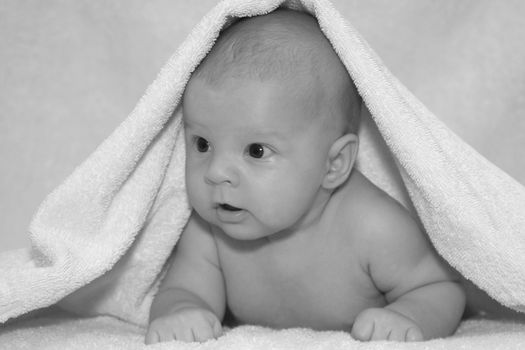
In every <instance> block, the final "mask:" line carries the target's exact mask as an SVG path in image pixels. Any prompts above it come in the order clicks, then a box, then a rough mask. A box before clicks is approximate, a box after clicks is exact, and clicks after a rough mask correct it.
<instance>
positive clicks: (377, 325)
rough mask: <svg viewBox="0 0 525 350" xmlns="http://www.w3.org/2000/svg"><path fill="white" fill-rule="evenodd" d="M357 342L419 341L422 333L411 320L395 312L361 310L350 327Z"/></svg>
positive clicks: (379, 309) (372, 309) (421, 338)
mask: <svg viewBox="0 0 525 350" xmlns="http://www.w3.org/2000/svg"><path fill="white" fill-rule="evenodd" d="M351 334H352V337H354V338H355V339H357V340H362V341H368V340H393V341H421V340H423V332H422V331H421V328H420V327H419V326H418V325H417V324H416V323H415V322H414V321H412V320H411V319H409V318H408V317H406V316H403V315H401V314H399V313H397V312H395V311H392V310H388V309H381V308H371V309H366V310H363V311H362V312H361V313H360V314H359V315H357V317H356V319H355V321H354V325H353V327H352V332H351Z"/></svg>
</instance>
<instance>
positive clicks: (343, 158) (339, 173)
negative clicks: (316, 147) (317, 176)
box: [322, 134, 359, 190]
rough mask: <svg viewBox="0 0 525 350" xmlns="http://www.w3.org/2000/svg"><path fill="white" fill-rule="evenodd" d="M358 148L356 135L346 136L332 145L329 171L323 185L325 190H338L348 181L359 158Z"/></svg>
mask: <svg viewBox="0 0 525 350" xmlns="http://www.w3.org/2000/svg"><path fill="white" fill-rule="evenodd" d="M358 147H359V138H358V137H357V135H355V134H345V135H343V136H341V137H340V138H338V139H337V140H336V141H335V142H334V143H333V144H332V147H330V150H329V151H328V171H327V172H326V175H325V177H324V179H323V184H322V186H323V187H324V188H325V189H328V190H333V189H336V188H337V187H338V186H340V185H341V184H342V183H343V182H345V181H346V179H347V178H348V176H349V175H350V172H351V171H352V167H353V166H354V162H355V159H356V158H357V149H358Z"/></svg>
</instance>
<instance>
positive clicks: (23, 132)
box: [0, 0, 525, 251]
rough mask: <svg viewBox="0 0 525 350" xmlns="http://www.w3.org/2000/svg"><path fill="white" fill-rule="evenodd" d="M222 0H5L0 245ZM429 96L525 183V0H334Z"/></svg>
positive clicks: (21, 230) (1, 6)
mask: <svg viewBox="0 0 525 350" xmlns="http://www.w3.org/2000/svg"><path fill="white" fill-rule="evenodd" d="M215 3H217V1H216V0H199V1H190V0H186V1H182V0H178V1H176V0H150V1H142V0H111V1H104V2H101V1H89V0H76V1H66V0H47V1H45V2H43V1H40V0H1V1H0V160H1V163H0V164H1V165H0V170H1V171H0V251H4V250H8V249H14V248H19V247H23V246H28V245H29V239H28V237H29V233H28V232H27V227H28V225H29V222H30V220H31V217H32V215H33V213H34V212H35V211H36V210H37V208H38V205H39V203H40V202H42V200H43V199H44V198H45V196H46V195H47V194H48V193H49V192H50V191H52V190H53V188H55V187H56V186H57V185H59V184H60V183H61V182H62V181H63V180H64V178H65V177H66V176H67V175H68V174H69V173H71V171H72V170H73V169H74V167H75V166H76V165H78V164H79V163H80V162H81V161H82V160H84V159H85V158H86V157H87V156H88V155H89V154H90V153H91V152H92V151H93V150H94V149H95V148H96V146H97V145H98V144H100V143H101V142H102V141H103V140H104V139H105V138H106V137H107V136H108V135H109V134H110V133H111V131H112V130H113V129H114V128H115V127H116V126H117V125H118V124H119V123H120V122H122V121H123V120H124V119H125V117H126V116H127V114H128V113H129V112H130V111H131V110H132V109H133V107H134V105H135V103H136V102H137V101H138V99H139V98H140V96H141V95H142V93H143V92H144V91H145V88H146V87H147V85H148V84H149V83H151V82H152V81H153V79H154V78H155V76H156V74H157V72H158V71H159V70H160V68H161V66H162V65H163V63H164V62H165V61H166V60H167V59H168V57H169V56H170V55H171V54H172V53H173V51H174V50H175V49H176V48H177V47H178V46H179V44H180V42H181V41H182V40H183V39H184V37H185V36H186V35H187V34H188V33H189V31H190V30H191V28H192V27H193V26H194V25H195V24H196V23H197V21H198V20H199V19H200V18H201V17H202V16H203V15H204V14H205V13H206V12H207V11H208V10H209V9H210V8H211V7H212V6H213V5H214V4H215ZM334 5H335V7H336V8H337V9H339V11H340V12H341V13H342V14H343V16H344V17H346V18H347V19H348V20H349V21H350V22H351V23H352V25H353V26H355V27H356V28H357V29H358V30H359V31H360V32H361V34H362V35H363V36H364V37H365V39H366V40H367V41H368V42H369V44H370V45H371V46H372V47H373V48H374V49H375V50H376V51H377V52H378V53H379V55H380V56H381V58H382V59H383V60H384V62H385V63H386V64H387V66H388V67H389V68H390V69H391V71H392V72H393V73H394V74H395V75H396V76H397V77H398V78H399V79H400V80H401V81H402V82H403V83H404V84H405V85H406V86H407V87H408V88H409V89H410V90H411V91H412V92H413V93H414V94H415V95H416V96H418V97H419V98H420V99H421V100H422V101H423V102H424V103H425V104H426V105H427V107H428V108H429V109H430V110H431V111H433V112H434V113H435V114H437V115H438V116H439V117H440V118H441V119H442V120H443V121H444V122H445V123H446V124H447V125H448V126H449V127H450V128H451V129H452V130H454V131H455V132H456V133H458V134H459V135H460V136H461V137H462V138H463V139H465V140H466V141H467V142H468V143H470V144H471V145H472V146H473V147H474V148H476V149H477V150H478V151H479V152H480V153H481V154H483V155H484V156H485V157H487V158H488V159H490V160H491V161H492V162H494V163H495V164H496V165H498V166H499V167H501V168H502V169H504V170H505V171H507V172H508V173H509V174H510V175H511V176H513V177H514V178H515V179H517V180H518V181H519V182H521V183H523V184H525V160H523V149H524V147H525V113H524V112H525V79H524V78H525V64H523V62H525V46H524V45H523V44H522V43H523V42H525V26H524V25H523V18H524V16H525V2H521V1H519V0H508V1H504V2H497V1H495V0H462V1H457V0H439V1H437V0H396V1H394V2H393V1H391V0H366V1H365V0H361V1H359V0H337V1H334Z"/></svg>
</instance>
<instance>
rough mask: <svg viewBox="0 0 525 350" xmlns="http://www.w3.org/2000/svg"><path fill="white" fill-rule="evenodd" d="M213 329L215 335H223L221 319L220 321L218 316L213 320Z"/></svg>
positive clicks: (216, 336) (215, 336)
mask: <svg viewBox="0 0 525 350" xmlns="http://www.w3.org/2000/svg"><path fill="white" fill-rule="evenodd" d="M211 327H212V331H213V337H214V338H218V337H220V336H221V335H222V325H221V321H219V320H218V319H217V318H215V319H213V320H212V325H211Z"/></svg>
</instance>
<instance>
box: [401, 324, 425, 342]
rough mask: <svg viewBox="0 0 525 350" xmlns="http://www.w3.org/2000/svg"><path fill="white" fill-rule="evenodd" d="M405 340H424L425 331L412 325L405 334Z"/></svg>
mask: <svg viewBox="0 0 525 350" xmlns="http://www.w3.org/2000/svg"><path fill="white" fill-rule="evenodd" d="M405 341H423V332H422V331H421V329H419V328H416V327H410V328H409V329H408V330H407V331H406V334H405Z"/></svg>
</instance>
